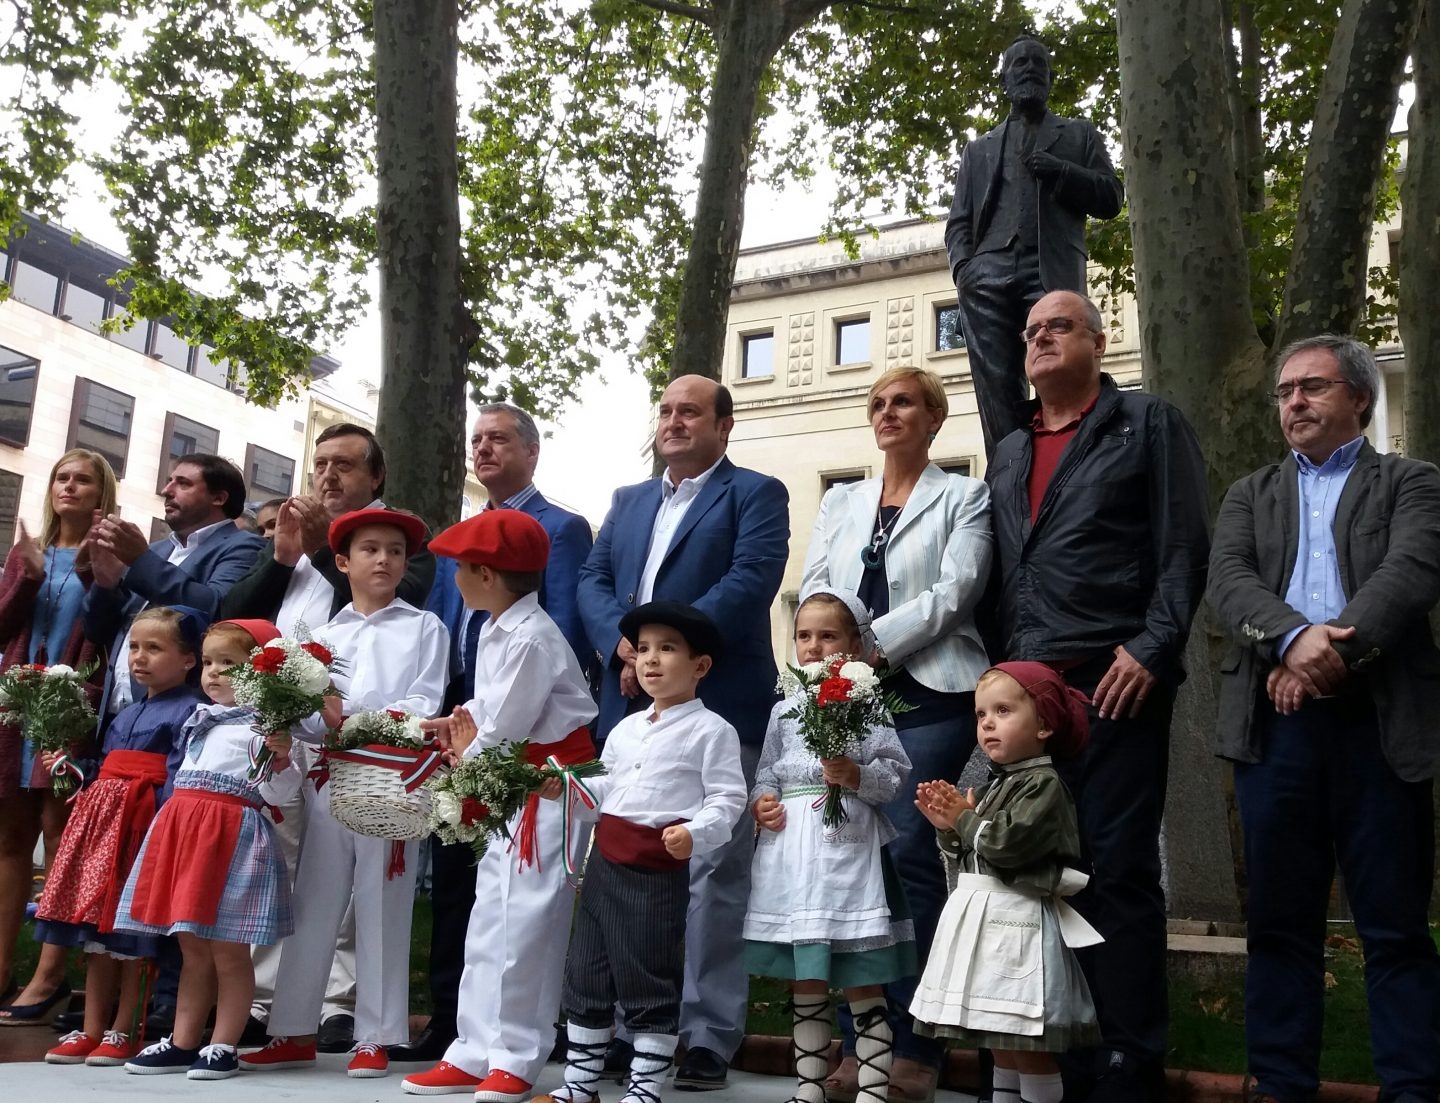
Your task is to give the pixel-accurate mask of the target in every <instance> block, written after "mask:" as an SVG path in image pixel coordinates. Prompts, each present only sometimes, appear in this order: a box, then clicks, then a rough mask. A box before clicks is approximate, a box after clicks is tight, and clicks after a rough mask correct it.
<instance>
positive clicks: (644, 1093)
mask: <svg viewBox="0 0 1440 1103" xmlns="http://www.w3.org/2000/svg"><path fill="white" fill-rule="evenodd" d="M679 1043H680V1039H679V1038H678V1037H677V1036H676V1035H674V1034H637V1035H635V1037H634V1039H633V1044H634V1046H635V1056H634V1057H633V1058H631V1060H630V1086H629V1087H628V1088H626V1089H625V1094H624V1095H623V1096H622V1097H621V1103H660V1085H661V1084H663V1083H664V1081H665V1073H666V1071H667V1070H668V1069H669V1068H670V1066H671V1065H673V1064H674V1063H675V1047H676V1046H677V1045H679Z"/></svg>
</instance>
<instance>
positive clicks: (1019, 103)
mask: <svg viewBox="0 0 1440 1103" xmlns="http://www.w3.org/2000/svg"><path fill="white" fill-rule="evenodd" d="M1048 98H1049V90H1048V89H1047V88H1045V87H1044V86H1043V85H1036V84H1022V85H1020V86H1019V87H1017V88H1015V89H1014V90H1012V91H1011V93H1010V106H1011V107H1013V108H1014V109H1015V110H1016V111H1019V112H1020V113H1021V114H1023V115H1032V114H1035V113H1037V112H1040V111H1044V110H1045V101H1046V100H1047V99H1048Z"/></svg>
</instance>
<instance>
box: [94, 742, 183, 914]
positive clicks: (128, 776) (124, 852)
mask: <svg viewBox="0 0 1440 1103" xmlns="http://www.w3.org/2000/svg"><path fill="white" fill-rule="evenodd" d="M100 777H101V779H110V780H118V781H124V782H126V786H125V803H124V804H123V805H122V806H121V810H120V832H121V834H120V847H119V849H118V850H117V852H116V854H115V877H114V878H113V879H112V880H111V881H110V884H109V886H108V887H107V889H106V892H105V897H104V904H103V908H102V911H103V914H104V916H105V921H104V922H103V923H101V924H100V930H101V931H104V932H109V931H110V930H112V929H113V928H114V924H115V911H116V909H117V908H118V907H119V906H120V894H121V893H122V892H124V891H125V879H126V878H127V877H129V876H130V867H131V866H132V865H134V864H135V855H137V854H139V853H140V844H141V843H143V842H144V841H145V832H146V831H148V830H149V829H150V821H151V820H153V819H154V818H155V804H156V794H157V792H158V790H159V789H160V788H161V787H163V786H164V784H165V781H166V778H167V777H168V775H167V773H166V771H165V756H164V755H163V754H161V753H160V752H159V751H111V752H110V753H109V754H107V755H106V756H105V760H104V761H103V762H102V763H100Z"/></svg>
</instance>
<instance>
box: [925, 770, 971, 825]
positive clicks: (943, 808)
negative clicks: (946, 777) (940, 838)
mask: <svg viewBox="0 0 1440 1103" xmlns="http://www.w3.org/2000/svg"><path fill="white" fill-rule="evenodd" d="M915 807H917V808H918V809H920V811H921V813H922V814H923V815H924V816H925V818H926V819H927V820H929V821H930V822H931V823H932V824H933V825H934V826H935V827H936V828H938V829H939V830H941V831H953V830H954V829H955V821H956V820H957V819H959V818H960V813H961V812H964V811H965V810H966V809H967V808H974V807H975V791H974V790H973V789H972V790H970V791H969V792H968V793H966V794H965V795H964V796H961V795H960V790H958V789H956V788H955V786H953V785H951V784H950V783H949V782H948V781H922V782H921V783H920V784H919V785H917V786H916V787H915Z"/></svg>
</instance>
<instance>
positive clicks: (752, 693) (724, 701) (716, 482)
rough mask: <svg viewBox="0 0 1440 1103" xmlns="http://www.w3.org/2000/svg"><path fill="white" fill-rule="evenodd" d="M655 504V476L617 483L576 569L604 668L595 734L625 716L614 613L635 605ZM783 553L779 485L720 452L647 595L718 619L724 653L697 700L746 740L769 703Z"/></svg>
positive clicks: (757, 738) (759, 737)
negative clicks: (630, 483)
mask: <svg viewBox="0 0 1440 1103" xmlns="http://www.w3.org/2000/svg"><path fill="white" fill-rule="evenodd" d="M659 509H660V480H659V479H650V480H649V481H648V482H643V483H639V484H637V485H635V486H627V487H622V488H621V489H619V490H617V491H616V492H615V497H614V498H613V499H612V501H611V503H610V512H609V514H608V515H607V516H606V518H605V524H604V526H603V527H602V528H601V529H600V536H599V538H598V539H597V540H596V541H595V546H594V547H593V548H592V549H591V550H590V558H589V559H587V560H586V561H585V566H584V568H583V569H582V570H581V572H580V588H579V599H580V615H581V616H582V617H583V618H584V620H585V630H586V632H588V633H589V636H590V642H591V643H592V644H593V645H594V647H595V650H596V651H598V652H599V653H600V659H601V662H602V664H603V667H604V669H603V678H602V681H601V683H600V720H599V725H600V726H599V734H600V736H601V738H603V737H604V736H606V735H607V734H609V731H610V729H611V728H613V727H614V726H615V725H616V723H618V722H619V721H620V720H621V719H622V718H623V717H624V716H625V712H626V707H627V701H626V699H625V697H624V696H623V695H622V694H621V692H620V668H621V665H622V664H621V663H620V660H619V659H618V658H617V657H616V655H615V650H616V648H617V647H618V645H619V643H620V618H621V617H622V616H624V615H625V614H626V613H628V612H629V611H630V610H631V609H633V608H634V607H635V605H636V591H638V590H639V589H640V575H641V573H642V572H643V571H644V570H645V559H646V556H647V554H648V553H649V550H650V533H651V530H652V529H653V528H654V525H655V515H656V513H658V512H659ZM789 550H790V495H789V494H788V493H787V492H786V490H785V486H784V484H783V483H781V482H780V480H779V479H774V478H771V477H770V476H769V475H761V474H760V473H759V472H757V471H749V470H747V469H746V468H743V467H736V466H735V465H734V464H733V463H731V462H730V461H729V459H722V460H721V461H720V465H719V466H718V467H717V468H716V469H715V472H714V474H712V475H711V476H710V478H709V480H708V481H707V482H706V483H705V486H704V487H703V488H702V489H701V491H700V493H699V495H698V496H697V497H696V499H695V501H693V502H692V503H691V504H690V508H689V510H687V511H686V513H685V517H684V520H682V521H681V523H680V526H679V527H678V528H677V529H676V530H675V536H674V539H672V540H671V542H670V548H669V550H668V551H667V552H666V553H665V559H664V561H663V562H662V563H661V565H660V573H659V574H658V575H657V576H656V578H655V588H654V594H653V597H654V598H656V599H660V598H669V599H671V600H674V601H683V602H686V603H688V604H690V605H693V606H694V607H695V608H697V609H699V610H700V611H701V612H703V613H705V614H706V615H707V616H709V617H710V619H711V620H713V621H714V622H715V623H716V625H718V626H719V628H720V632H721V634H722V636H723V637H724V644H725V646H724V651H723V653H722V654H721V655H720V656H719V657H718V658H717V659H716V661H715V665H714V666H713V667H712V668H711V670H710V673H709V674H708V675H707V676H706V678H705V680H704V681H702V682H701V683H700V699H701V700H702V701H704V702H705V705H706V707H707V708H709V709H711V710H712V711H713V712H716V713H719V714H720V715H721V716H723V717H724V718H725V719H726V720H728V721H729V722H730V723H731V724H733V725H734V726H735V730H736V731H737V732H739V734H740V739H741V741H742V742H745V743H754V744H759V743H761V742H763V741H764V739H765V725H766V723H767V721H768V720H769V718H770V710H771V708H772V707H773V705H774V703H775V700H776V695H775V675H776V670H775V655H774V651H773V649H772V647H771V644H770V605H771V603H772V602H773V601H774V600H775V595H776V593H778V592H779V590H780V580H781V577H782V576H783V575H784V573H785V559H786V557H787V556H788V554H789Z"/></svg>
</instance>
